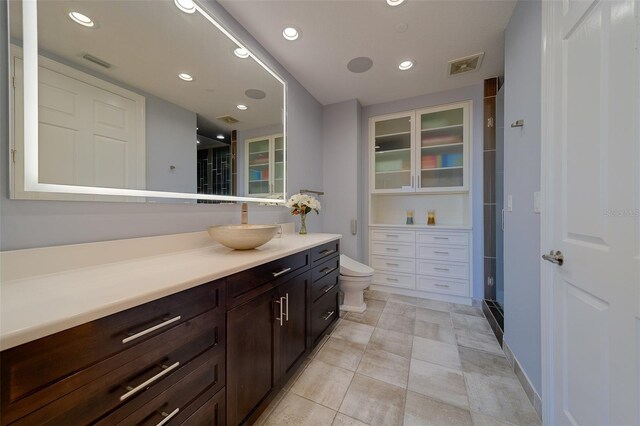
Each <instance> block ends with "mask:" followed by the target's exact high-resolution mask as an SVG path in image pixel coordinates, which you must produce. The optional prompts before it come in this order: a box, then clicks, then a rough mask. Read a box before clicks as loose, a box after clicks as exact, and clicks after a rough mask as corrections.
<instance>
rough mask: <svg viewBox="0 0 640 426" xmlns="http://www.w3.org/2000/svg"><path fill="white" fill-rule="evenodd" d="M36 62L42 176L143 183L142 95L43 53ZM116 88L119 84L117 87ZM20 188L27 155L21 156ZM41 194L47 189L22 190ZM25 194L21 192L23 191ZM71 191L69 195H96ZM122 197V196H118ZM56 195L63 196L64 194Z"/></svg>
mask: <svg viewBox="0 0 640 426" xmlns="http://www.w3.org/2000/svg"><path fill="white" fill-rule="evenodd" d="M41 63H43V64H44V65H42V64H41V66H40V67H39V68H38V81H39V85H38V101H39V115H38V119H39V130H38V157H39V161H38V163H39V170H38V181H39V182H40V183H50V184H61V185H80V186H92V187H107V188H123V189H145V181H146V176H145V163H146V159H145V141H144V98H143V97H142V96H140V95H138V94H135V93H133V92H130V91H128V90H124V89H122V88H119V87H116V86H114V85H112V84H110V83H108V82H105V81H103V80H99V79H97V78H95V77H93V76H90V75H87V74H85V73H81V72H79V71H77V70H75V69H73V68H70V67H67V66H64V65H62V64H59V63H56V62H54V61H51V60H48V59H46V58H42V57H41ZM14 75H15V87H16V90H15V111H16V116H15V129H16V133H15V149H16V152H17V153H18V154H21V153H22V152H23V150H22V131H21V129H22V126H23V118H22V59H20V58H19V57H17V56H16V57H14ZM114 89H115V90H114ZM17 159H19V160H21V161H19V162H18V161H16V168H15V170H16V180H15V182H16V194H19V193H20V191H19V190H20V189H21V188H23V186H22V184H21V183H22V179H21V178H22V176H23V170H22V166H23V161H22V160H23V159H22V157H21V155H18V156H17ZM24 195H27V197H28V196H29V195H31V196H32V197H36V198H42V197H41V196H40V195H46V194H24ZM21 198H22V197H21ZM95 198H96V197H93V196H84V195H68V196H66V197H65V199H72V200H81V199H85V200H86V199H95ZM117 198H118V200H119V201H120V198H122V197H117ZM56 199H61V197H60V194H57V195H56Z"/></svg>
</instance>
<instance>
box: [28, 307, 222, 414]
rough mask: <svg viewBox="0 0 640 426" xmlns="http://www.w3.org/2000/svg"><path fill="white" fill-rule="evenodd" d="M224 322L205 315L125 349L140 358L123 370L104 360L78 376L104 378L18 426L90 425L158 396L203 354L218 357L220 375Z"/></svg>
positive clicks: (47, 407)
mask: <svg viewBox="0 0 640 426" xmlns="http://www.w3.org/2000/svg"><path fill="white" fill-rule="evenodd" d="M224 318H225V317H224V316H223V315H216V314H214V313H213V312H212V311H209V312H207V313H204V314H203V315H200V316H198V317H196V318H194V319H192V320H190V321H187V322H185V323H183V324H181V325H179V326H178V327H175V328H173V329H171V330H169V331H167V332H165V333H163V334H161V335H159V336H156V337H155V338H154V339H150V340H149V341H148V342H145V343H143V344H141V345H139V346H138V347H134V348H131V349H129V350H128V351H131V352H136V353H137V355H138V356H137V357H136V358H134V359H132V360H130V361H129V362H127V363H125V364H123V365H120V366H113V367H114V368H110V367H112V366H111V365H110V364H114V363H112V362H111V359H107V360H105V361H103V362H101V363H98V364H97V365H95V366H92V367H90V368H89V369H87V371H83V372H80V373H78V374H91V370H94V369H96V370H100V372H101V373H102V375H101V376H99V377H97V378H96V379H95V380H93V381H91V382H89V383H87V384H86V385H84V386H82V387H80V388H78V389H76V390H74V391H73V392H70V393H68V394H66V395H64V396H63V397H61V398H59V399H57V400H55V401H53V402H52V403H50V404H48V405H46V406H44V407H43V408H41V409H39V410H37V411H35V412H34V413H32V414H30V415H28V416H26V417H23V418H21V419H20V420H19V421H18V422H17V424H24V425H29V424H54V425H55V424H87V423H91V422H94V421H95V420H96V419H98V418H100V417H101V416H102V415H104V413H107V412H109V411H112V410H114V409H117V408H120V407H122V406H123V405H127V404H130V403H131V404H135V403H136V401H140V400H143V401H144V400H145V399H149V398H152V397H154V396H155V395H157V394H159V393H160V392H162V391H163V390H164V389H166V388H167V387H168V386H170V385H172V384H173V383H175V382H176V381H177V380H179V379H180V377H181V376H182V375H183V374H184V372H185V371H186V370H185V367H186V366H187V365H188V364H189V363H190V362H192V361H193V360H194V359H196V358H197V357H198V356H200V355H201V354H203V353H205V352H209V353H214V354H216V356H218V355H220V356H221V357H222V363H223V364H222V367H223V370H222V371H224V341H225V340H224V338H225V336H224V330H225V320H224ZM147 343H149V344H147ZM143 346H144V347H143ZM138 349H141V350H140V351H138ZM46 391H47V390H46V389H45V392H46Z"/></svg>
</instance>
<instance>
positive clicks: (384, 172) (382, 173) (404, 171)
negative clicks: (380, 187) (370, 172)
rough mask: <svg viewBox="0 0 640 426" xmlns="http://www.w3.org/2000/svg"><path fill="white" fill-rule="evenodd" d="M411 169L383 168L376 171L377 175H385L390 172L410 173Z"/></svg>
mask: <svg viewBox="0 0 640 426" xmlns="http://www.w3.org/2000/svg"><path fill="white" fill-rule="evenodd" d="M410 172H411V170H385V171H383V172H376V174H377V175H386V174H391V173H410Z"/></svg>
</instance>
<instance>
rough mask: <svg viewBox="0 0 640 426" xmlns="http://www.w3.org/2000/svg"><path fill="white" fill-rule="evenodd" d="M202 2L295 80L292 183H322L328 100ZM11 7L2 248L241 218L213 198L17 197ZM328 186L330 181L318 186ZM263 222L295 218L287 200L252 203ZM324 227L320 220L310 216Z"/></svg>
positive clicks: (1, 135)
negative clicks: (12, 157)
mask: <svg viewBox="0 0 640 426" xmlns="http://www.w3.org/2000/svg"><path fill="white" fill-rule="evenodd" d="M201 4H202V5H203V6H204V7H205V8H207V9H208V10H209V11H210V12H211V13H212V14H213V15H214V16H217V17H220V18H221V19H222V20H223V21H224V22H225V24H226V26H227V27H228V29H229V30H230V31H231V32H232V33H234V34H235V35H236V36H237V37H239V38H240V39H242V40H243V41H244V43H245V45H246V46H247V47H248V48H249V49H250V50H251V51H253V52H256V54H257V55H258V56H260V57H261V58H263V60H264V61H265V62H266V63H267V64H269V65H270V66H271V67H272V68H273V69H275V70H276V71H277V72H278V73H280V74H281V75H282V76H283V77H284V78H285V79H286V80H287V81H288V83H289V86H288V93H287V104H288V105H289V115H288V117H287V119H288V129H287V130H288V134H289V147H288V152H287V158H288V161H289V173H288V179H289V190H296V191H297V189H299V188H301V187H315V188H318V187H319V186H322V161H321V160H318V159H321V158H322V146H321V135H322V106H321V105H320V103H318V101H317V100H316V99H315V98H313V97H312V96H311V95H310V94H309V93H308V92H307V91H306V90H305V89H304V88H303V87H302V86H301V85H300V84H299V83H298V82H297V81H296V80H295V79H294V78H293V77H292V76H291V75H290V74H289V73H288V72H287V71H286V70H285V69H284V68H283V67H282V66H281V65H280V64H279V63H278V62H277V61H276V60H275V59H274V58H273V57H272V56H271V55H269V53H268V52H267V51H266V50H265V49H264V48H263V47H262V46H260V44H259V43H258V42H257V41H256V40H255V39H253V37H251V35H250V34H249V33H248V32H247V31H246V30H245V29H244V28H242V26H241V25H240V24H238V23H237V22H236V21H235V20H234V19H233V18H232V17H231V15H229V14H228V13H227V12H226V11H225V10H224V9H223V8H222V6H220V5H219V4H218V3H216V2H215V1H213V0H204V1H203V2H201ZM7 82H8V75H7V10H6V7H4V4H3V5H2V7H0V181H1V182H2V189H1V194H0V250H12V249H20V248H31V247H43V246H52V245H60V244H73V243H82V242H89V241H104V240H112V239H119V238H133V237H141V236H150V235H162V234H171V233H178V232H189V231H198V230H203V229H205V228H206V227H207V226H209V225H212V224H224V223H233V222H239V220H240V210H239V206H235V205H234V206H229V205H211V204H200V205H193V204H142V203H93V202H72V201H25V200H10V199H9V179H8V177H9V172H8V164H9V155H8V151H9V138H8V114H9V113H8V111H9V105H8V93H7V90H8V84H7ZM318 189H320V190H321V189H322V188H318ZM249 211H250V213H249V218H250V220H251V221H253V222H255V223H269V222H281V221H286V220H290V217H289V214H288V212H287V210H286V209H284V208H282V207H259V206H253V205H252V206H250V207H249ZM309 229H310V231H314V232H315V231H320V230H321V229H322V225H321V222H320V221H313V220H310V221H309Z"/></svg>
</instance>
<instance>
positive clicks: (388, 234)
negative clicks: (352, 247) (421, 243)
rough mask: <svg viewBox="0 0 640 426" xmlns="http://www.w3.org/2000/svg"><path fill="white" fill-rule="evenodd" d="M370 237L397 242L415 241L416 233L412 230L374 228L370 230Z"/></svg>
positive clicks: (376, 239) (375, 239)
mask: <svg viewBox="0 0 640 426" xmlns="http://www.w3.org/2000/svg"><path fill="white" fill-rule="evenodd" d="M371 239H372V240H374V241H387V242H392V241H393V242H398V243H415V242H416V233H415V232H414V231H395V230H389V229H386V230H385V229H374V230H372V231H371Z"/></svg>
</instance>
